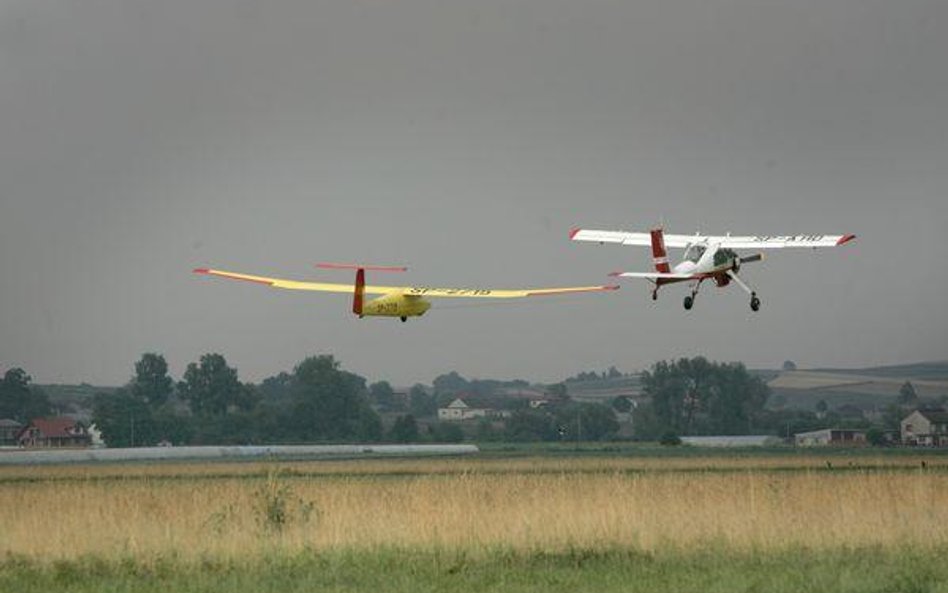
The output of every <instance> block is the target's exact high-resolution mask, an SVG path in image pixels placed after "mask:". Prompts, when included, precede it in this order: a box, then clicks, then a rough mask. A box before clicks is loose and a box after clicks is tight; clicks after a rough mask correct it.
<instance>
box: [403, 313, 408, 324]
mask: <svg viewBox="0 0 948 593" xmlns="http://www.w3.org/2000/svg"><path fill="white" fill-rule="evenodd" d="M401 320H402V323H405V322H406V321H408V318H407V317H405V316H404V315H402V317H401Z"/></svg>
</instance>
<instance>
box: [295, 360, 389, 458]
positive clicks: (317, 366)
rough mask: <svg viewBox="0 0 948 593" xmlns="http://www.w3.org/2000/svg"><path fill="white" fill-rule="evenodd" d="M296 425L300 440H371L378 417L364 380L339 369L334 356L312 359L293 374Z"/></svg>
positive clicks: (299, 366) (303, 363)
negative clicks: (369, 399) (370, 402)
mask: <svg viewBox="0 0 948 593" xmlns="http://www.w3.org/2000/svg"><path fill="white" fill-rule="evenodd" d="M293 374H294V381H293V392H294V395H293V397H294V408H293V409H294V415H293V423H294V427H295V429H296V432H297V434H298V436H299V438H302V439H306V440H311V439H320V440H354V439H371V438H373V437H374V434H366V431H369V432H372V433H376V432H377V426H378V425H377V423H376V422H374V421H373V418H372V417H373V416H377V415H376V414H375V412H374V411H373V410H372V408H371V407H370V406H369V403H368V398H367V396H366V388H365V379H364V378H362V377H360V376H358V375H356V374H354V373H350V372H347V371H343V370H341V369H340V368H339V363H338V362H336V360H335V359H334V358H333V357H332V356H313V357H310V358H307V359H306V360H304V361H302V362H301V363H299V364H298V365H297V366H296V369H295V370H294V371H293Z"/></svg>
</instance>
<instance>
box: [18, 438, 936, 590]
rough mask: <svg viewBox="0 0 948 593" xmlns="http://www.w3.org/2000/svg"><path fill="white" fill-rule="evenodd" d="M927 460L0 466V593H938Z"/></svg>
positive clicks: (770, 457) (524, 459) (719, 457)
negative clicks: (152, 592)
mask: <svg viewBox="0 0 948 593" xmlns="http://www.w3.org/2000/svg"><path fill="white" fill-rule="evenodd" d="M946 524H948V457H945V456H941V455H919V454H912V455H905V454H899V455H889V454H884V455H880V454H878V453H876V454H871V455H870V454H866V453H857V454H854V455H852V456H850V455H846V454H845V453H840V452H835V453H834V454H832V455H830V456H826V455H823V454H820V453H812V454H803V455H801V454H795V453H784V454H779V453H774V452H770V453H766V454H759V455H742V456H738V457H735V456H732V455H730V454H727V453H725V452H715V453H708V452H705V453H704V454H702V455H696V454H687V455H681V456H677V457H653V456H648V455H640V456H629V455H621V456H620V455H611V456H610V455H603V454H597V455H594V456H589V457H587V456H583V455H579V454H575V455H570V456H559V455H538V456H514V457H503V456H501V457H492V456H487V457H483V458H464V459H427V460H411V459H402V460H359V461H333V462H290V463H278V464H277V463H204V464H198V463H194V464H184V463H176V464H149V465H128V464H120V465H103V466H56V467H52V466H51V467H30V468H20V467H10V468H0V526H2V532H3V535H2V537H0V558H2V560H0V591H8V590H9V591H34V590H35V591H50V590H53V591H58V590H64V591H66V590H68V591H101V590H110V591H133V590H134V591H149V590H156V591H157V590H159V589H160V590H175V591H228V592H234V591H245V590H246V591H260V590H273V591H309V590H333V591H364V590H379V589H380V588H382V589H383V590H386V591H389V590H394V591H401V590H405V591H408V590H411V591H418V590H423V591H424V590H432V591H434V590H437V591H453V590H457V591H471V590H474V591H490V590H498V591H499V590H504V591H540V590H543V591H550V590H564V591H566V590H569V591H575V590H601V591H620V590H621V591H636V590H642V591H646V590H648V591H655V590H677V591H680V590H695V591H698V590H702V591H714V590H721V591H724V590H727V591H741V590H748V591H751V590H753V591H800V590H814V591H816V590H821V591H825V590H834V591H929V590H930V591H948V566H946V564H948V563H945V562H943V560H942V559H943V558H944V554H945V552H946V551H948V529H945V528H944V526H945V525H946Z"/></svg>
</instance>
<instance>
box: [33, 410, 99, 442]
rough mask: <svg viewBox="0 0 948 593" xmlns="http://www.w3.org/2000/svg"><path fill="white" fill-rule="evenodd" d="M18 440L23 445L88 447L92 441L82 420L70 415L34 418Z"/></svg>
mask: <svg viewBox="0 0 948 593" xmlns="http://www.w3.org/2000/svg"><path fill="white" fill-rule="evenodd" d="M17 441H18V443H19V445H20V446H21V447H48V448H58V447H88V446H89V445H90V444H91V443H92V439H91V437H90V436H89V431H88V430H86V427H85V426H83V425H82V423H81V422H77V421H76V420H74V419H72V418H69V417H68V416H54V417H51V418H34V419H33V420H31V421H30V423H29V424H27V425H26V427H25V428H23V429H22V430H21V431H20V434H19V435H18V437H17Z"/></svg>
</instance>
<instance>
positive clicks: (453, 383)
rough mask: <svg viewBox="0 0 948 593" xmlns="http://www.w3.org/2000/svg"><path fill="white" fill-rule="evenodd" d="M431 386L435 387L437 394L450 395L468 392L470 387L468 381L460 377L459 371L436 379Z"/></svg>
mask: <svg viewBox="0 0 948 593" xmlns="http://www.w3.org/2000/svg"><path fill="white" fill-rule="evenodd" d="M431 385H432V387H434V390H435V393H437V394H450V395H453V394H456V393H458V392H460V391H466V390H467V389H468V388H469V387H470V383H468V381H467V379H465V378H464V377H462V376H461V375H459V374H458V372H457V371H451V372H450V373H447V374H444V375H439V376H437V377H435V380H434V381H433V382H432V384H431Z"/></svg>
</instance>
